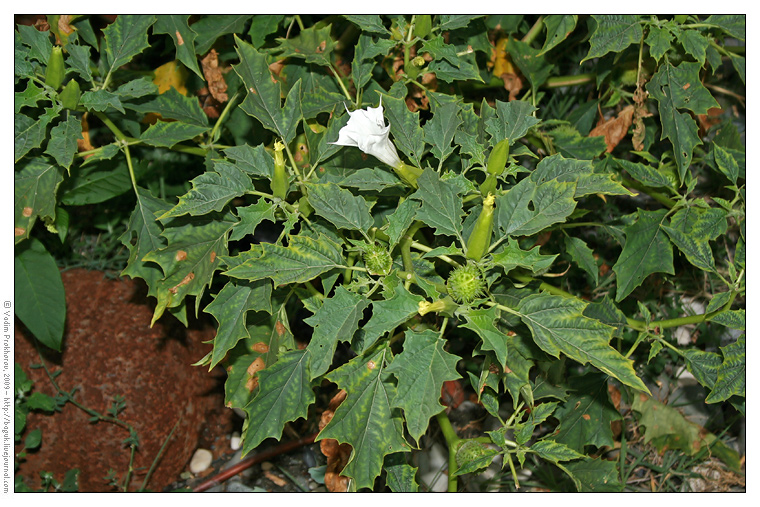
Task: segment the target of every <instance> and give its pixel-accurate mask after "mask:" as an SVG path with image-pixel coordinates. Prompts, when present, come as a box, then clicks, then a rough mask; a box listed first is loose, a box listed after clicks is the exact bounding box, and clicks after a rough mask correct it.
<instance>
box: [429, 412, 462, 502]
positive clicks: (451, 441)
mask: <svg viewBox="0 0 760 507" xmlns="http://www.w3.org/2000/svg"><path fill="white" fill-rule="evenodd" d="M435 419H436V421H438V426H440V428H441V432H443V438H445V439H446V446H447V447H448V448H449V493H456V492H457V478H456V476H454V472H456V470H457V468H458V467H457V443H458V442H459V441H460V440H461V438H459V436H457V433H456V431H454V427H453V426H452V425H451V421H449V417H448V416H447V415H446V411H445V410H444V411H442V412H438V414H437V415H436V416H435Z"/></svg>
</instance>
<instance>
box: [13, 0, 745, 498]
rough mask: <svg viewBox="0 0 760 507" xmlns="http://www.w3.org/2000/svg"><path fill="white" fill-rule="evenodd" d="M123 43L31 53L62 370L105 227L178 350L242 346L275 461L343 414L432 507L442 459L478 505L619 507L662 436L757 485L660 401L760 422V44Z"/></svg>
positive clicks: (433, 19) (231, 352)
mask: <svg viewBox="0 0 760 507" xmlns="http://www.w3.org/2000/svg"><path fill="white" fill-rule="evenodd" d="M112 19H113V18H103V17H98V18H90V17H88V16H48V17H47V21H48V22H47V23H38V24H37V25H36V26H27V25H19V26H18V27H17V30H16V31H15V32H14V34H15V46H14V49H15V62H14V69H15V87H16V93H15V102H14V105H15V110H14V113H15V116H14V129H15V144H14V150H15V151H14V152H15V189H14V193H15V201H14V213H15V216H14V220H15V243H16V261H15V268H16V284H17V285H16V304H17V306H16V314H17V315H18V317H19V319H20V320H21V321H22V322H23V323H24V324H25V325H26V326H28V328H29V329H30V330H31V331H32V332H33V333H34V334H35V336H36V337H37V338H38V339H39V341H40V342H41V343H42V344H44V345H46V346H48V347H50V348H53V349H56V350H60V348H61V346H62V344H61V339H62V336H63V325H64V319H65V306H64V302H63V301H64V300H63V289H62V285H61V283H60V275H59V273H58V269H57V268H56V260H55V257H54V255H59V252H61V251H62V249H65V247H66V245H67V244H68V242H69V241H70V239H71V238H69V237H68V236H67V232H68V231H69V229H70V228H74V227H75V226H76V223H77V220H79V217H86V216H92V215H93V214H96V215H97V214H102V216H108V217H111V218H109V219H108V221H106V220H105V219H104V220H103V221H101V222H100V227H101V230H102V231H103V233H104V234H106V233H107V234H118V235H120V239H121V243H122V244H123V245H124V247H125V248H126V250H127V251H128V252H129V258H128V260H126V265H125V266H123V271H122V274H123V275H124V276H130V277H133V278H140V279H142V280H144V281H145V282H146V284H147V287H148V294H149V296H151V297H152V298H153V299H154V300H155V310H154V316H153V322H155V321H156V320H158V319H167V318H168V319H173V318H176V319H179V320H180V321H181V322H183V323H185V324H187V323H188V313H192V314H194V315H196V316H203V315H206V316H207V318H209V320H210V321H212V322H214V323H215V325H216V336H215V338H214V339H213V341H212V342H211V343H210V344H209V353H208V355H207V356H206V357H204V358H199V361H198V365H200V366H203V367H206V368H208V369H212V368H215V367H221V368H224V370H225V371H226V373H227V379H226V383H225V396H226V399H225V402H226V405H227V406H228V407H231V408H238V409H240V410H242V411H243V412H244V413H245V415H246V419H245V423H244V427H243V448H242V450H243V453H244V454H248V453H251V452H252V451H255V450H256V449H257V448H258V447H259V446H260V445H262V443H263V442H265V441H266V440H268V439H275V440H279V439H282V438H286V437H283V431H284V429H285V427H286V426H287V425H299V427H301V428H312V429H311V431H317V430H318V427H317V425H318V423H319V419H320V417H319V415H320V414H322V413H323V412H324V414H323V415H324V416H325V417H324V418H323V419H324V420H323V423H322V426H320V428H321V430H319V434H318V436H317V437H316V438H317V440H318V441H325V440H335V441H337V442H338V443H341V444H348V446H350V454H348V455H347V457H346V458H345V460H343V461H342V462H334V461H331V466H332V467H333V469H334V471H335V474H340V475H341V476H343V477H345V478H346V479H347V483H348V486H347V487H348V489H349V490H368V489H369V490H383V489H385V488H389V489H390V490H393V491H416V490H418V489H426V488H428V487H430V484H428V483H426V482H425V481H423V479H422V474H421V473H418V466H421V465H420V461H419V460H418V459H417V456H418V454H419V453H420V449H422V448H425V447H426V446H428V447H429V445H430V443H431V442H433V441H435V439H438V441H439V442H441V443H443V444H444V445H445V446H447V448H448V452H449V456H450V459H449V460H448V472H447V479H446V480H447V485H448V489H449V490H450V491H457V490H464V489H473V488H475V489H477V487H478V486H477V484H479V483H477V481H476V479H477V478H478V477H479V476H480V473H481V472H482V471H483V470H485V469H486V468H491V469H492V470H493V469H496V470H497V472H498V473H499V474H501V477H502V479H501V480H499V481H497V487H499V488H502V489H504V490H514V489H517V488H520V487H524V483H525V481H526V478H527V477H529V476H530V474H527V473H525V472H521V470H526V469H527V470H529V471H532V472H533V475H532V477H533V478H532V479H530V480H529V481H528V483H530V484H534V485H535V484H539V485H541V486H540V487H550V488H557V489H567V490H570V491H572V490H580V491H620V490H622V489H623V488H624V487H626V486H625V484H626V481H627V478H628V475H630V473H631V469H632V467H631V466H630V463H628V462H627V461H626V451H625V449H627V448H628V447H629V446H627V443H626V442H629V441H630V440H631V439H632V438H636V439H639V440H638V442H639V443H640V445H644V444H648V445H651V446H654V447H656V448H657V449H659V450H664V449H666V448H667V449H670V451H668V452H673V451H674V450H678V452H681V453H683V454H684V455H687V456H689V457H693V459H694V460H697V459H702V458H704V457H705V456H707V455H710V456H713V457H715V458H718V459H720V460H722V462H723V463H725V465H726V466H727V467H728V468H729V469H731V470H734V471H736V472H740V471H741V466H742V465H741V463H742V460H740V458H739V456H738V455H737V453H736V451H735V450H734V449H732V448H731V447H729V446H728V445H727V444H726V443H725V439H726V438H727V436H726V435H725V434H724V430H726V428H725V427H722V426H720V427H718V426H710V425H709V424H708V423H706V424H708V425H707V426H706V427H701V426H698V425H696V424H695V423H692V422H689V421H688V420H686V419H684V417H683V415H682V414H681V413H680V412H678V411H676V410H674V409H672V408H671V407H669V406H667V403H668V401H667V399H666V396H665V395H663V394H662V393H663V389H665V392H666V394H667V389H666V388H667V385H665V384H667V382H666V383H665V384H663V382H662V381H661V380H662V375H666V374H668V375H672V374H673V372H676V371H677V372H682V373H683V374H684V375H691V376H693V379H694V383H695V385H697V386H699V389H701V390H702V392H703V393H704V394H703V396H705V398H703V399H702V400H700V401H698V402H696V403H699V404H700V405H704V406H705V407H707V408H706V410H711V411H713V412H712V413H715V414H721V416H720V417H716V418H712V419H711V420H714V421H726V420H728V419H727V418H728V416H726V418H724V417H723V415H722V414H729V413H731V414H734V415H736V417H734V418H733V419H731V421H735V420H737V417H738V418H741V417H742V416H743V414H744V396H745V374H744V371H745V352H744V348H745V337H744V328H745V310H744V295H745V283H744V280H745V278H744V273H745V258H746V254H745V251H746V248H745V245H746V225H745V224H746V220H745V201H746V193H745V192H746V187H745V174H746V169H745V142H744V133H743V132H744V124H743V121H744V120H743V118H744V116H743V115H744V101H743V100H744V95H745V88H744V82H745V60H744V58H745V57H744V54H745V50H744V39H745V21H744V16H733V15H713V16H709V17H708V16H691V15H679V16H641V15H600V16H575V15H549V16H529V15H504V16H466V15H432V16H431V15H417V16H411V15H405V16H375V15H367V16H363V15H362V16H359V15H346V16H337V15H332V16H291V15H255V16H237V15H234V16H227V15H224V16H187V15H184V16H182V15H160V16H154V15H137V16H131V15H119V16H116V17H115V19H113V20H112ZM149 36H150V38H149ZM120 206H121V207H124V206H126V207H128V210H129V213H131V214H128V215H122V218H119V215H113V212H112V211H109V210H113V209H119V207H120ZM93 210H94V211H93ZM107 213H111V214H110V215H106V214H107ZM106 222H107V223H106ZM694 308H698V309H697V310H694ZM211 318H213V320H211ZM153 322H146V323H145V324H146V326H147V325H152V323H153ZM452 385H455V386H459V388H460V389H461V390H462V391H463V392H464V393H465V395H464V398H465V399H466V400H467V402H468V404H469V405H470V406H471V407H475V408H474V410H479V411H480V412H481V415H480V416H478V417H477V418H473V419H470V421H473V422H472V424H470V425H465V424H459V423H458V422H456V420H457V419H456V417H455V416H456V415H457V413H458V412H457V411H460V410H462V409H461V408H457V406H458V405H459V403H454V402H452V401H451V400H450V399H448V398H447V397H446V396H444V397H443V398H442V389H443V390H444V392H446V389H448V388H449V387H450V386H452ZM664 385H665V387H663V386H664ZM654 387H657V390H655V388H654ZM157 388H160V386H157ZM653 393H654V394H655V395H657V396H659V398H658V397H657V396H653ZM336 395H340V396H345V398H344V399H343V401H342V402H341V403H340V404H339V405H338V406H337V408H335V410H334V413H332V417H331V418H329V417H326V414H327V412H325V411H326V409H327V406H328V403H329V402H330V400H331V399H332V398H333V397H335V396H336ZM336 399H337V400H338V401H339V400H340V398H336ZM442 401H443V402H445V403H446V405H448V407H447V406H446V405H444V403H442ZM336 403H337V401H336ZM737 414H738V415H737ZM658 417H660V418H662V417H665V418H666V419H658ZM483 420H488V421H490V422H489V423H488V425H487V426H486V425H485V423H484V424H483V425H481V424H480V422H478V421H483ZM452 421H454V422H452ZM460 421H461V419H460ZM710 424H712V423H710ZM621 425H622V430H621ZM465 426H466V427H465ZM729 426H730V425H729ZM634 427H635V428H636V429H635V433H632V431H633V428H634ZM731 431H733V430H731ZM473 432H474V433H473ZM713 432H715V433H716V434H713ZM290 433H292V432H290ZM629 444H630V442H629ZM613 449H618V450H620V452H618V453H617V454H613V453H611V452H610V451H611V450H613ZM621 449H622V450H621ZM627 456H628V457H629V458H630V456H631V455H630V454H628V455H627ZM335 459H338V458H335ZM541 481H544V482H541Z"/></svg>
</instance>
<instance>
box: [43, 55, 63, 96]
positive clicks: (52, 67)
mask: <svg viewBox="0 0 760 507" xmlns="http://www.w3.org/2000/svg"><path fill="white" fill-rule="evenodd" d="M65 75H66V70H65V69H64V68H63V48H62V47H61V46H53V51H51V53H50V58H48V64H47V69H45V84H46V85H48V86H50V87H51V88H53V89H54V90H56V91H58V89H59V88H60V87H61V84H63V77H64V76H65Z"/></svg>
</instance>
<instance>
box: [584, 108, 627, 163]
mask: <svg viewBox="0 0 760 507" xmlns="http://www.w3.org/2000/svg"><path fill="white" fill-rule="evenodd" d="M632 123H633V106H626V107H624V108H623V110H622V111H620V113H618V115H617V116H616V117H615V118H611V119H609V120H607V121H605V122H601V123H599V124H597V126H596V127H594V129H593V130H592V131H591V132H589V134H588V136H589V137H594V136H604V142H605V143H607V153H611V152H612V150H614V149H615V146H617V145H618V143H619V142H620V141H622V140H623V138H624V137H625V136H626V134H628V129H629V128H630V127H631V124H632Z"/></svg>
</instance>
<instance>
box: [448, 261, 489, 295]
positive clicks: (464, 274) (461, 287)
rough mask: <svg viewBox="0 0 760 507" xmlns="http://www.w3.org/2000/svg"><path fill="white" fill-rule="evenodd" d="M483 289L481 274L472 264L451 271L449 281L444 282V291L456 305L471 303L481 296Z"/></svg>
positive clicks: (483, 281)
mask: <svg viewBox="0 0 760 507" xmlns="http://www.w3.org/2000/svg"><path fill="white" fill-rule="evenodd" d="M485 288H486V282H485V280H484V279H483V273H482V272H481V270H480V268H479V267H478V266H477V265H476V264H475V263H472V262H468V263H467V264H465V265H464V266H459V267H458V268H456V269H455V270H453V271H452V272H451V273H449V279H448V280H446V290H448V291H449V294H450V295H451V297H452V298H454V301H456V302H457V303H462V304H469V303H471V302H472V301H474V300H475V298H477V297H479V296H482V295H483V292H484V291H485Z"/></svg>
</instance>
